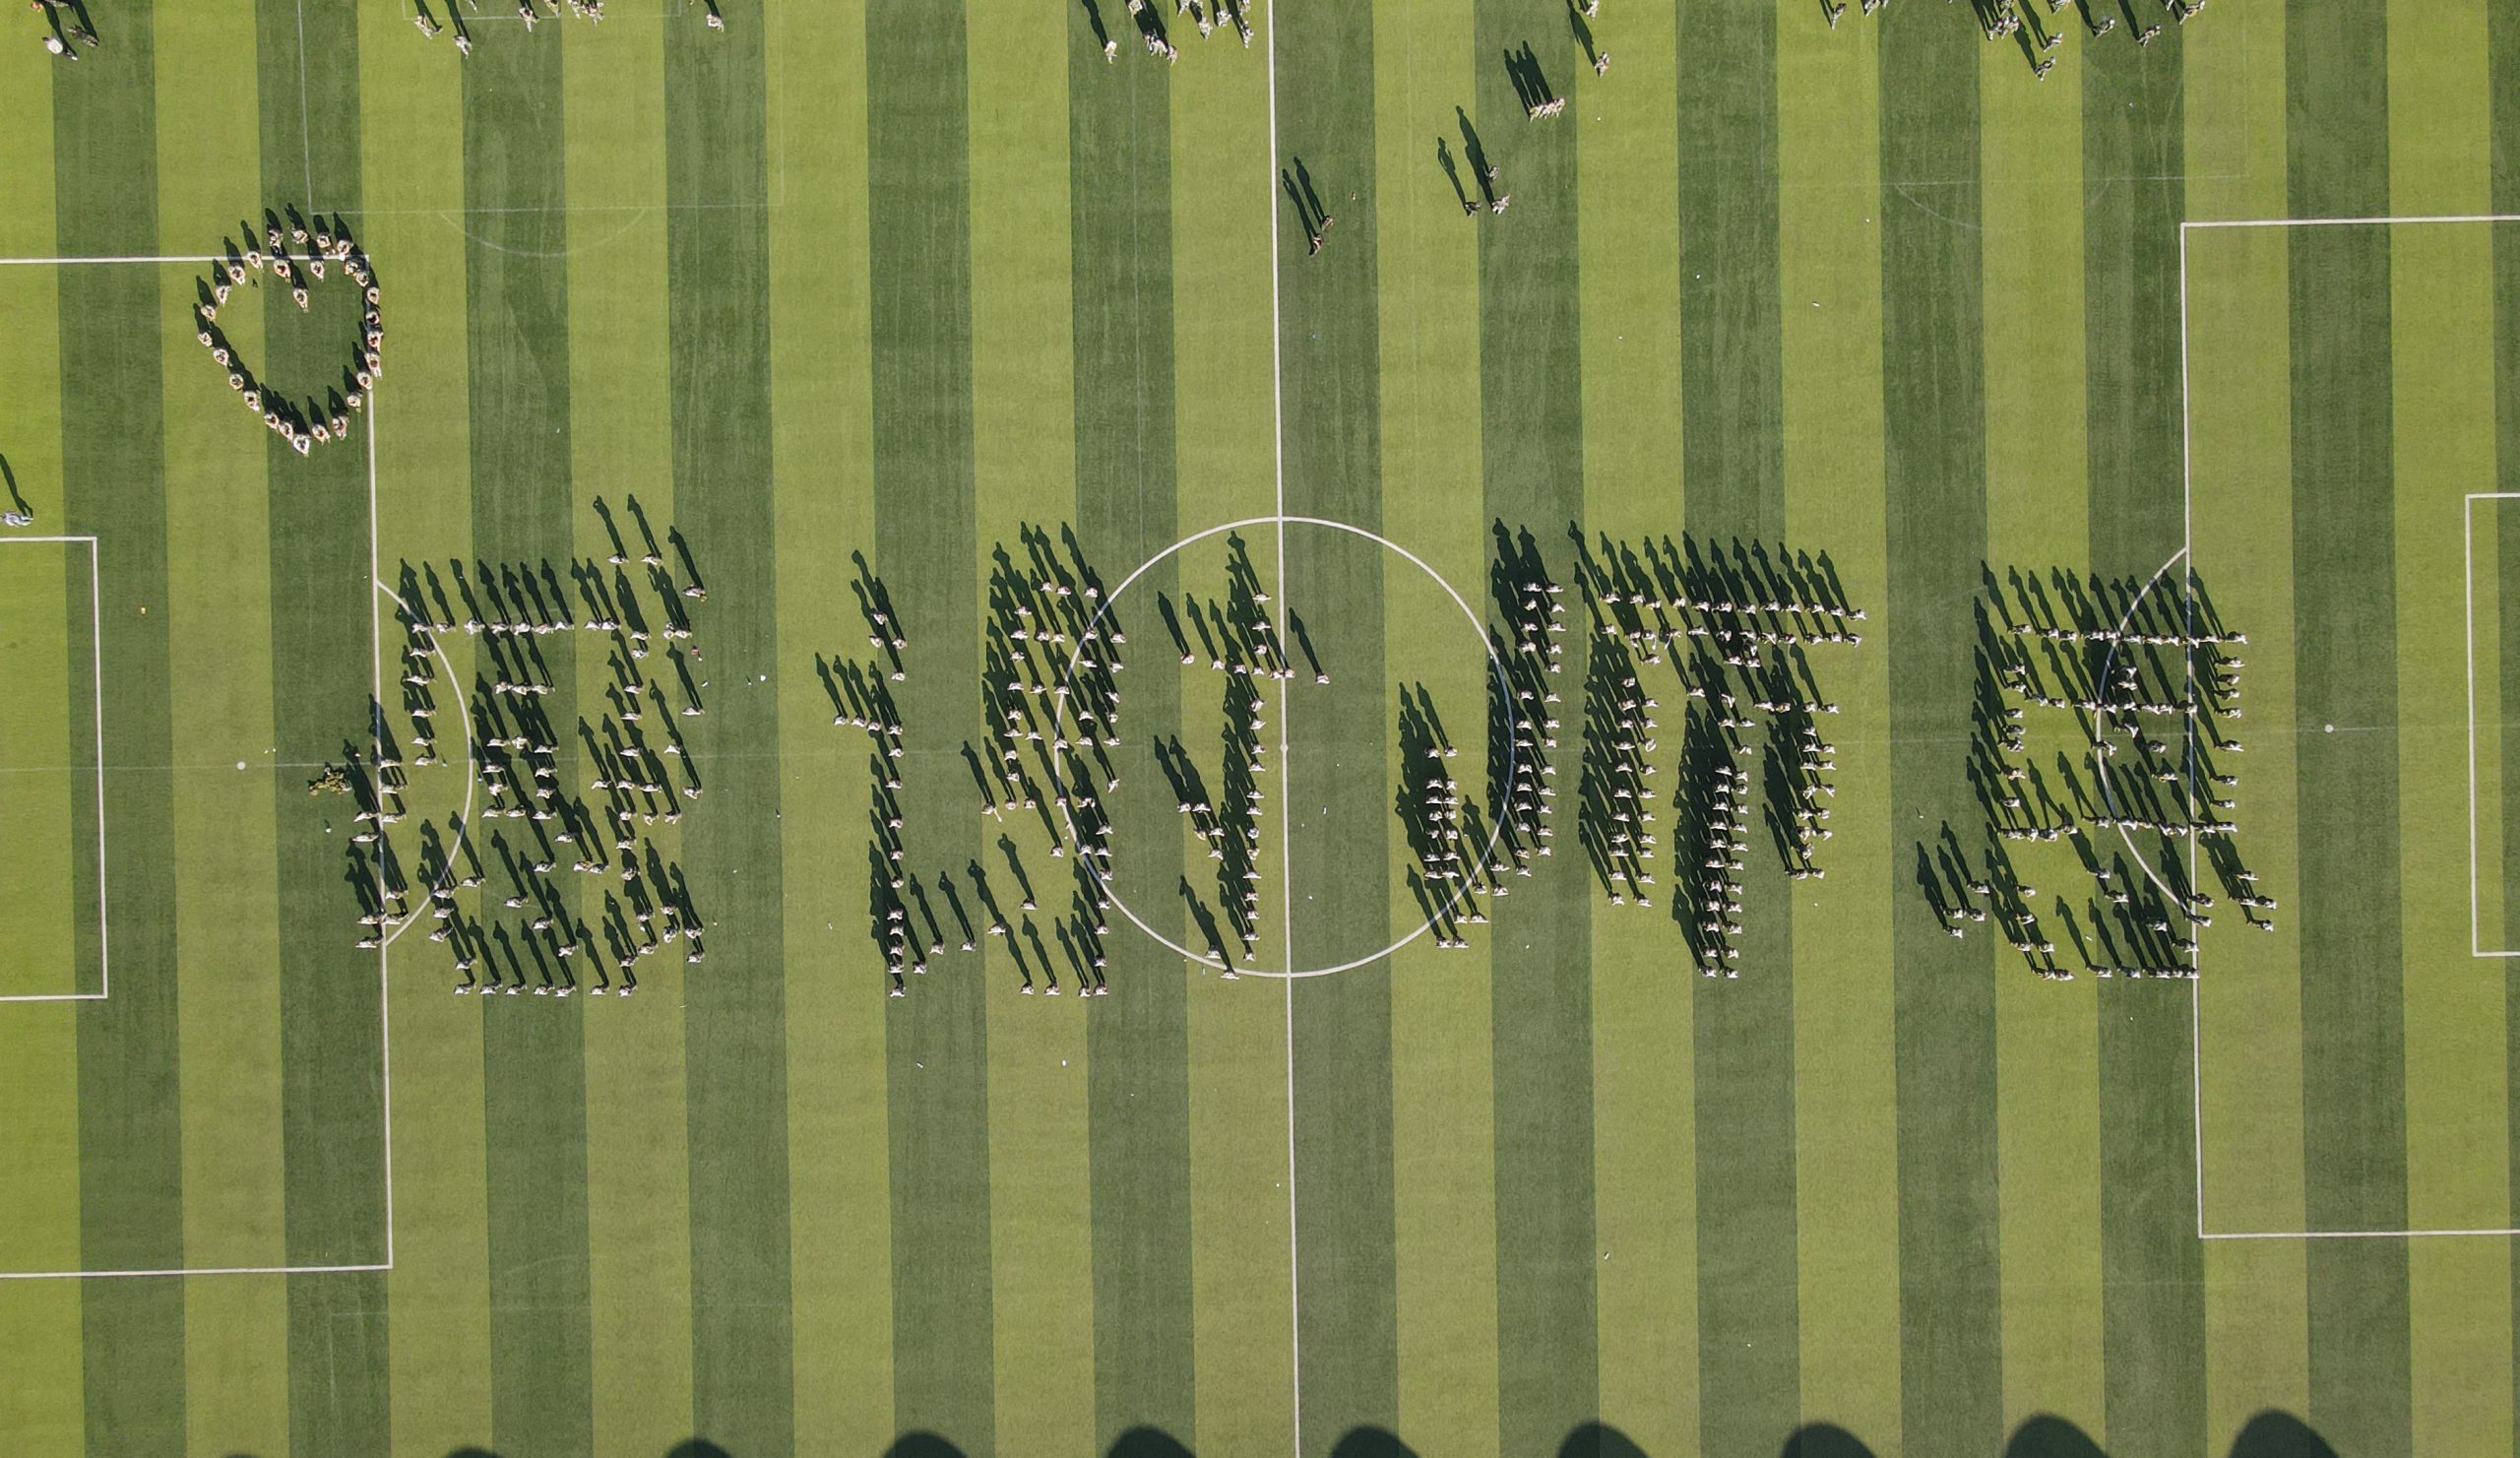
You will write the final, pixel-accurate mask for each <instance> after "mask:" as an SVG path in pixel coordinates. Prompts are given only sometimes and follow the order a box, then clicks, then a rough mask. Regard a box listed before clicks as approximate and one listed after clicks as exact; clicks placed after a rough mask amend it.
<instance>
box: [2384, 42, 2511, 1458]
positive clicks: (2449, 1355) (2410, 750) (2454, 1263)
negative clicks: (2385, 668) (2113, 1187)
mask: <svg viewBox="0 0 2520 1458" xmlns="http://www.w3.org/2000/svg"><path fill="white" fill-rule="evenodd" d="M2388 24H2389V32H2390V33H2389V44H2388V76H2387V81H2386V85H2387V88H2388V94H2389V95H2390V97H2391V98H2392V99H2393V100H2398V101H2401V102H2403V101H2406V100H2415V99H2416V98H2420V100H2417V103H2416V104H2412V105H2410V104H2396V105H2392V106H2391V107H2390V108H2389V137H2388V143H2389V202H2390V211H2391V212H2392V213H2395V214H2399V215H2402V216H2403V215H2418V216H2422V215H2434V214H2471V215H2473V214H2476V213H2481V212H2484V211H2485V210H2486V207H2487V204H2488V201H2489V195H2490V190H2491V189H2490V178H2489V176H2488V158H2487V157H2486V153H2485V150H2484V149H2482V148H2479V147H2477V146H2475V145H2474V141H2475V139H2476V138H2479V137H2483V136H2486V135H2487V134H2488V125H2489V123H2488V109H2487V108H2488V99H2487V94H2486V85H2487V80H2488V63H2487V44H2486V41H2487V35H2486V17H2485V12H2484V10H2483V8H2482V7H2477V6H2421V5H2409V4H2397V5H2392V6H2391V7H2389V16H2388ZM2391 233H2392V237H2391V239H2390V252H2389V264H2390V292H2391V298H2390V307H2389V324H2390V336H2391V338H2390V359H2391V363H2392V365H2393V367H2394V379H2393V381H2392V385H2391V391H2392V395H2393V400H2392V407H2391V415H2392V420H2391V423H2392V427H2393V430H2394V433H2395V437H2396V438H2395V441H2394V443H2393V454H2394V458H2395V459H2394V471H2395V475H2396V482H2397V513H2396V517H2397V519H2396V522H2395V524H2394V526H2395V531H2396V542H2397V563H2396V574H2397V589H2398V603H2399V634H2398V636H2399V641H2400V642H2401V643H2402V644H2404V645H2406V648H2407V651H2405V652H2402V653H2400V654H2399V655H2398V661H2397V696H2398V713H2399V721H2400V724H2401V726H2402V730H2401V733H2400V737H2399V744H2398V748H2399V756H2398V766H2399V776H2400V786H2401V793H2402V796H2403V797H2402V799H2401V801H2400V805H2399V808H2398V819H2399V826H2400V833H2399V846H2400V850H2401V856H2402V859H2401V869H2400V876H2399V884H2400V886H2401V894H2402V901H2403V915H2404V939H2405V948H2406V966H2405V996H2406V1004H2405V1018H2406V1046H2407V1049H2408V1053H2409V1056H2408V1059H2407V1065H2406V1130H2407V1147H2406V1181H2407V1216H2408V1220H2409V1222H2410V1223H2411V1224H2412V1225H2413V1226H2414V1228H2416V1229H2419V1230H2440V1229H2462V1228H2465V1229H2488V1230H2494V1229H2501V1228H2504V1227H2507V1226H2508V1225H2509V1224H2510V1220H2509V1216H2510V1198H2509V1193H2508V1185H2509V1177H2510V1176H2509V1173H2508V1171H2507V1170H2506V1169H2505V1168H2504V1153H2505V1151H2504V1148H2503V1146H2504V1144H2505V1140H2506V1131H2505V1129H2504V1127H2503V1105H2504V1103H2505V1101H2506V1098H2507V1095H2506V1093H2505V1091H2504V1090H2503V1088H2502V1087H2501V1084H2502V1081H2503V1080H2504V1078H2505V1077H2506V1076H2507V1071H2506V1068H2505V1065H2504V1061H2503V1049H2504V1046H2505V1044H2506V1042H2507V1039H2508V1036H2509V1035H2508V1034H2507V1032H2506V1030H2505V1029H2504V1028H2503V1027H2502V1026H2501V1023H2502V1018H2503V1005H2502V1003H2503V989H2502V987H2501V986H2500V985H2499V983H2500V981H2501V979H2500V978H2499V977H2498V976H2497V975H2496V974H2497V973H2498V972H2499V969H2497V968H2494V967H2493V966H2492V965H2491V964H2490V963H2480V962H2479V961H2477V960H2475V959H2474V957H2473V956H2472V953H2471V947H2472V942H2471V937H2472V935H2473V934H2474V930H2475V928H2474V926H2473V923H2472V921H2471V912H2472V902H2471V899H2470V889H2471V886H2472V885H2474V884H2476V883H2475V882H2474V881H2472V880H2471V873H2473V874H2474V876H2475V877H2476V878H2477V880H2480V881H2481V880H2484V879H2487V878H2490V877H2492V875H2493V871H2492V868H2491V866H2490V864H2489V863H2487V864H2478V863H2473V862H2471V861H2470V860H2469V852H2470V848H2469V847H2468V846H2466V845H2462V844H2461V843H2460V838H2459V837H2458V836H2456V835H2446V834H2443V833H2442V831H2443V828H2444V827H2450V826H2456V825H2458V824H2459V823H2460V821H2461V820H2462V818H2463V817H2464V816H2465V814H2466V813H2467V811H2468V809H2469V796H2470V795H2471V794H2472V793H2474V794H2477V795H2480V796H2483V795H2489V794H2490V793H2491V792H2492V787H2491V784H2490V782H2488V781H2485V780H2483V779H2482V777H2480V779H2479V780H2478V781H2476V782H2473V783H2468V782H2463V781H2462V779H2461V777H2460V776H2459V774H2458V773H2457V772H2456V771H2457V767H2458V766H2459V764H2460V762H2461V760H2462V759H2463V758H2464V757H2465V756H2466V754H2467V753H2468V751H2469V749H2470V747H2471V740H2470V733H2471V730H2472V726H2471V725H2470V724H2469V723H2468V717H2467V715H2466V714H2465V713H2464V712H2459V711H2464V710H2465V709H2466V707H2467V701H2468V690H2469V674H2470V673H2472V672H2475V671H2477V669H2475V668H2474V666H2472V665H2471V664H2470V662H2469V660H2468V656H2467V655H2468V647H2469V644H2468V637H2469V629H2470V624H2469V609H2470V605H2471V604H2470V602H2468V599H2467V596H2466V594H2465V593H2464V592H2463V591H2457V590H2454V587H2455V586H2457V585H2460V584H2462V583H2463V580H2464V579H2465V577H2466V575H2467V573H2468V571H2469V562H2468V557H2469V551H2468V548H2469V539H2470V533H2471V528H2470V526H2469V523H2468V520H2467V516H2468V514H2467V512H2466V511H2465V510H2464V509H2462V510H2458V511H2453V510H2452V509H2451V508H2452V504H2453V503H2459V504H2460V505H2461V507H2462V508H2464V506H2465V505H2466V503H2465V502H2464V501H2463V496H2464V493H2466V492H2468V491H2473V490H2476V489H2479V485H2478V483H2479V482H2481V481H2485V480H2488V479H2490V478H2491V476H2492V474H2493V410H2494V407H2493V397H2492V389H2493V364H2492V353H2491V350H2492V332H2491V331H2492V325H2491V318H2492V285H2493V274H2492V250H2493V236H2492V230H2491V225H2490V224H2485V223H2466V224H2459V225H2455V226H2453V225H2433V226H2422V227H2401V228H2393V229H2391ZM2502 504H2505V503H2492V502H2487V503H2478V505H2480V506H2483V507H2486V508H2487V509H2488V510H2490V509H2491V508H2493V507H2495V506H2499V505H2502ZM2477 530H2481V531H2483V532H2484V533H2485V535H2486V536H2487V537H2488V540H2489V539H2490V538H2491V535H2492V533H2491V529H2490V525H2489V524H2483V523H2481V524H2479V526H2478V529H2477ZM2479 570H2481V571H2483V572H2486V573H2488V574H2489V573H2490V572H2491V571H2492V563H2491V562H2490V561H2489V560H2488V562H2487V563H2485V564H2482V565H2481V567H2480V569H2479ZM2480 605H2481V606H2482V607H2483V608H2484V609H2485V610H2487V611H2490V610H2491V602H2490V599H2488V601H2487V602H2485V603H2483V604H2480ZM2485 646H2488V647H2489V646H2490V645H2485ZM2482 662H2486V663H2490V662H2492V661H2491V660H2489V659H2488V660H2482ZM2485 671H2488V672H2489V671H2491V670H2490V669H2489V668H2488V669H2487V670H2485ZM2492 945H2496V946H2499V945H2502V944H2501V943H2498V942H2497V943H2494V944H2492ZM2509 1261H2510V1251H2509V1249H2508V1248H2507V1246H2505V1245H2504V1243H2503V1242H2501V1241H2496V1240H2473V1239H2457V1240H2447V1239H2426V1240H2417V1241H2411V1242H2409V1244H2408V1248H2407V1275H2408V1288H2409V1289H2408V1318H2409V1322H2408V1324H2409V1337H2410V1341H2409V1354H2408V1355H2409V1377H2410V1387H2411V1390H2410V1393H2409V1407H2410V1412H2411V1416H2412V1421H2413V1435H2414V1450H2415V1451H2417V1452H2424V1453H2435V1452H2453V1451H2457V1450H2459V1449H2460V1448H2462V1447H2473V1448H2475V1449H2477V1450H2479V1451H2492V1450H2499V1449H2503V1448H2507V1447H2509V1446H2510V1444H2511V1437H2510V1432H2509V1429H2510V1424H2511V1417H2512V1415H2511V1410H2510V1408H2509V1406H2508V1405H2507V1404H2506V1402H2505V1401H2504V1394H2503V1393H2502V1392H2501V1390H2500V1388H2501V1386H2502V1384H2501V1382H2500V1380H2499V1378H2500V1377H2501V1376H2502V1374H2504V1373H2506V1372H2508V1371H2509V1370H2510V1369H2511V1323H2510V1313H2509V1309H2508V1307H2507V1305H2506V1304H2505V1302H2504V1300H2503V1294H2504V1293H2505V1292H2507V1291H2508V1290H2509V1286H2510V1271H2509Z"/></svg>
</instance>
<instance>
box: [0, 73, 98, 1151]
mask: <svg viewBox="0 0 2520 1458" xmlns="http://www.w3.org/2000/svg"><path fill="white" fill-rule="evenodd" d="M28 49H29V50H30V51H31V52H32V53H31V54H27V55H18V54H14V53H13V54H11V55H10V56H9V57H8V59H7V60H6V61H0V85H5V86H7V87H8V88H9V93H8V94H9V95H13V96H24V97H25V98H26V103H25V104H24V105H23V106H22V108H21V111H20V114H19V116H18V118H17V123H18V124H17V125H16V126H15V127H13V128H12V129H11V132H10V135H9V136H8V137H6V138H5V139H0V168H5V169H6V171H7V175H9V176H11V177H13V178H23V179H25V186H26V188H27V193H28V197H27V199H26V202H25V205H24V209H23V219H12V221H11V225H10V226H9V228H8V229H7V235H8V240H9V242H10V243H11V244H13V245H15V246H12V247H11V248H10V250H9V256H11V257H19V258H26V257H35V258H40V257H43V256H46V255H48V254H50V253H51V252H52V251H53V231H52V227H51V223H52V197H51V191H52V189H51V181H52V165H51V163H52V150H53V149H52V106H51V104H50V103H51V99H52V76H51V72H52V65H51V59H50V57H48V56H45V55H43V54H42V53H41V52H40V51H34V50H33V48H32V47H28ZM11 272H13V273H15V274H16V275H17V276H18V277H16V278H14V279H10V280H8V281H7V288H8V292H7V293H6V294H5V295H0V301H5V306H6V308H7V310H8V323H9V325H10V327H11V331H12V336H13V337H18V336H19V332H20V331H23V337H24V338H25V339H27V340H28V341H29V342H30V345H31V346H32V345H34V344H35V343H37V342H40V343H41V344H42V345H43V346H45V347H46V348H41V349H36V348H32V347H31V348H28V349H23V350H17V351H12V353H11V355H10V356H9V357H7V358H5V359H0V371H5V374H0V398H6V399H8V400H10V401H12V402H17V403H20V405H21V408H22V409H23V411H24V415H23V417H22V421H21V423H20V424H18V425H17V426H16V427H15V428H14V429H13V430H12V431H11V432H10V439H9V440H8V442H7V443H6V445H5V448H0V459H5V460H7V461H8V462H9V464H10V482H11V485H12V487H13V488H14V490H15V492H16V493H17V495H18V496H21V497H24V498H25V499H26V502H27V505H28V506H29V507H31V508H32V511H33V514H34V517H35V520H36V522H37V523H38V524H39V525H38V527H37V528H36V530H37V531H39V532H41V533H43V534H45V535H52V534H55V533H57V532H58V531H59V530H60V523H61V489H60V479H61V468H60V451H61V447H60V435H61V379H60V376H59V373H58V365H57V361H56V359H55V356H54V351H55V350H56V349H58V336H59V330H60V319H59V317H58V316H59V312H60V309H59V303H60V293H59V289H58V287H57V284H56V281H55V279H54V277H53V271H52V270H50V269H46V268H39V267H23V268H18V269H13V270H12V271H11ZM47 436H49V437H50V438H49V439H47V438H46V437H47ZM9 505H10V506H11V507H13V508H14V507H15V505H16V502H15V500H12V501H11V502H10V503H9ZM6 543H7V539H6V538H0V545H6ZM73 557H75V558H76V566H77V569H78V571H79V572H80V573H81V575H82V579H83V581H82V584H81V586H80V591H81V592H82V593H85V592H86V591H87V589H86V586H85V582H84V578H85V574H86V572H87V569H88V548H87V547H86V546H85V545H83V544H79V543H68V544H62V545H52V544H36V543H24V544H20V545H18V546H16V547H14V548H12V549H10V550H9V551H7V552H6V553H5V554H0V575H5V581H6V582H7V583H8V591H9V593H10V596H11V602H10V607H11V611H10V612H9V613H8V614H6V615H5V616H0V622H6V623H8V624H9V631H10V632H11V633H12V636H13V641H12V642H11V643H9V644H6V645H0V653H7V654H10V655H12V658H11V661H10V662H9V664H8V665H7V666H6V668H5V671H6V672H7V674H8V675H9V681H11V682H19V683H26V684H29V685H31V688H32V691H31V692H28V693H25V694H18V695H12V696H11V700H10V702H9V703H8V704H7V705H6V706H5V707H0V739H5V743H0V763H5V764H6V765H7V766H8V767H9V771H10V773H8V774H7V775H5V776H0V824H5V825H7V826H9V827H10V837H11V839H12V840H13V841H14V842H16V843H17V844H19V845H21V846H23V847H25V848H26V850H25V852H24V853H23V854H22V856H21V857H20V859H19V861H18V864H17V866H16V869H17V870H18V872H19V873H20V875H21V876H22V877H23V879H22V881H21V883H20V884H21V885H22V887H23V890H22V891H21V892H20V893H19V895H18V896H17V897H16V898H15V900H14V905H13V907H12V912H11V915H10V916H9V917H8V918H7V919H6V920H5V922H0V996H19V997H24V996H35V997H42V996H53V995H58V994H63V993H70V992H83V991H84V992H94V991H95V990H96V987H97V983H98V973H99V972H100V971H101V969H100V968H98V967H95V966H94V965H87V966H83V965H81V964H80V961H79V957H78V947H77V941H76V937H77V931H76V918H77V917H78V916H79V914H80V912H81V911H82V910H83V908H81V907H79V906H78V904H77V902H76V901H75V900H74V896H73V891H74V877H73V872H72V868H71V862H72V861H73V860H74V859H77V858H80V857H83V856H84V857H86V858H88V859H90V860H94V859H95V842H94V841H93V840H90V841H87V842H86V843H84V844H82V843H81V842H79V841H77V840H74V839H73V836H72V828H73V825H72V822H73V818H74V817H73V813H72V804H73V801H74V799H75V798H76V797H77V796H79V795H82V794H84V795H85V796H86V797H87V798H89V799H90V800H93V799H94V798H95V780H94V778H93V777H92V778H89V779H87V780H86V781H85V782H84V783H85V787H86V788H85V789H84V790H83V789H82V788H81V784H82V782H81V781H80V780H79V779H77V778H75V777H74V776H73V775H72V774H71V771H70V768H69V754H70V745H71V742H72V739H71V736H72V734H73V732H74V731H76V732H78V733H80V734H81V735H83V736H89V737H91V738H92V741H93V734H94V731H95V710H94V703H93V701H86V702H73V701H72V700H71V698H70V697H69V693H70V681H69V679H70V665H69V652H70V650H69V642H68V633H69V626H68V618H67V616H66V613H67V612H68V610H69V608H70V605H71V599H70V597H69V590H68V583H67V580H66V579H65V578H64V576H63V573H64V571H66V570H67V568H68V566H69V565H70V563H71V559H72V558H73ZM38 604H39V605H38ZM89 753H90V756H91V758H92V759H93V757H94V753H95V751H94V749H93V748H91V749H90V751H89ZM92 776H93V767H92ZM88 814H89V816H90V820H91V823H93V818H94V815H95V809H94V807H93V805H92V806H91V808H90V809H89V812H88ZM84 910H85V911H86V912H87V913H88V914H90V915H91V916H93V914H94V911H95V907H94V904H93V903H90V904H89V905H88V906H86V907H85V908H84ZM92 941H93V938H92ZM90 952H91V955H93V954H94V953H95V947H94V946H93V945H92V946H91V947H90ZM22 1011H32V1009H22ZM20 1021H21V1022H22V1023H23V1024H24V1025H25V1031H26V1032H27V1033H29V1034H30V1035H33V1034H35V1032H36V1030H37V1029H38V1028H39V1027H41V1026H42V1024H43V1021H44V1020H43V1019H42V1018H41V1017H40V1016H39V1015H38V1016H36V1017H26V1018H21V1019H20ZM61 1026H62V1028H63V1029H64V1030H66V1028H67V1026H68V1025H67V1024H66V1023H63V1024H62V1025H61ZM13 1031H14V1030H13ZM35 1041H37V1042H39V1041H40V1040H39V1039H37V1040H35ZM30 1052H31V1053H33V1054H34V1055H35V1056H37V1057H38V1058H40V1057H42V1056H43V1055H42V1054H41V1053H39V1052H36V1051H35V1050H34V1049H33V1048H30ZM65 1071H66V1070H65ZM12 1168H19V1169H26V1168H30V1167H28V1166H24V1165H19V1166H13V1167H12Z"/></svg>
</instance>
